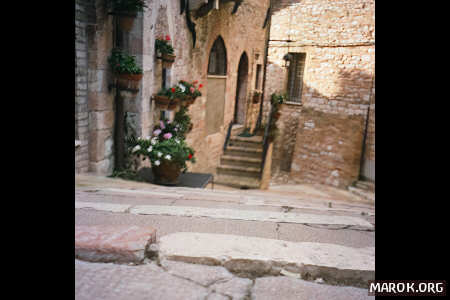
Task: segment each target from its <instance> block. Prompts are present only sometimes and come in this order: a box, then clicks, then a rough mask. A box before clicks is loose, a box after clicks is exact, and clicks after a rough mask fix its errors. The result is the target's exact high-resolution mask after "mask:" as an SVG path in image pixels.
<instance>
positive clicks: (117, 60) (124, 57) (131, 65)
mask: <svg viewBox="0 0 450 300" xmlns="http://www.w3.org/2000/svg"><path fill="white" fill-rule="evenodd" d="M108 63H109V65H110V66H111V68H112V70H113V72H114V73H116V74H142V69H141V68H140V67H138V66H137V64H136V57H135V56H132V55H128V54H127V53H125V52H123V51H122V50H121V49H119V48H114V49H112V51H111V56H110V57H109V58H108Z"/></svg>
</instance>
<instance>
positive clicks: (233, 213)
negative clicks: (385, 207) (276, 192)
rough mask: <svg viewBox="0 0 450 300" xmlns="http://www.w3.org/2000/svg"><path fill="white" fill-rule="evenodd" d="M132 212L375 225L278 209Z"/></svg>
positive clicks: (174, 208) (146, 207) (134, 209)
mask: <svg viewBox="0 0 450 300" xmlns="http://www.w3.org/2000/svg"><path fill="white" fill-rule="evenodd" d="M130 213H132V214H142V215H171V216H190V217H208V218H219V219H232V220H248V221H261V222H277V223H297V224H332V225H349V226H359V227H364V228H369V229H373V225H372V224H371V223H369V222H367V221H366V220H364V219H362V218H357V217H350V216H336V215H319V214H302V213H289V212H276V211H260V210H239V209H227V208H206V207H189V206H162V205H139V206H134V207H132V208H130Z"/></svg>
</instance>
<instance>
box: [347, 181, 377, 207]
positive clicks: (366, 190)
mask: <svg viewBox="0 0 450 300" xmlns="http://www.w3.org/2000/svg"><path fill="white" fill-rule="evenodd" d="M348 190H349V191H350V192H352V193H353V194H355V195H357V196H359V197H361V198H363V199H365V200H367V201H370V202H375V182H371V181H365V180H358V181H356V182H355V183H354V184H353V186H349V187H348Z"/></svg>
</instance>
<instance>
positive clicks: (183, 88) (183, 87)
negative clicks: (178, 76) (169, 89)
mask: <svg viewBox="0 0 450 300" xmlns="http://www.w3.org/2000/svg"><path fill="white" fill-rule="evenodd" d="M178 86H179V87H180V89H181V91H182V92H183V93H184V91H185V90H186V87H185V86H184V85H182V84H181V83H180V84H179V85H178Z"/></svg>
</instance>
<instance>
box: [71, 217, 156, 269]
mask: <svg viewBox="0 0 450 300" xmlns="http://www.w3.org/2000/svg"><path fill="white" fill-rule="evenodd" d="M155 242H156V229H154V228H153V227H150V226H136V225H133V226H127V225H97V226H83V225H78V226H75V257H76V258H78V259H81V260H86V261H93V262H116V263H135V264H137V263H142V262H143V260H144V258H145V254H146V251H147V248H148V246H149V245H150V244H151V243H155Z"/></svg>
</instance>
